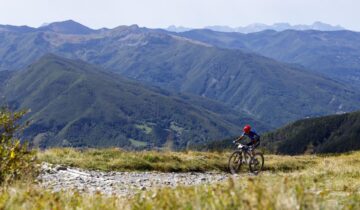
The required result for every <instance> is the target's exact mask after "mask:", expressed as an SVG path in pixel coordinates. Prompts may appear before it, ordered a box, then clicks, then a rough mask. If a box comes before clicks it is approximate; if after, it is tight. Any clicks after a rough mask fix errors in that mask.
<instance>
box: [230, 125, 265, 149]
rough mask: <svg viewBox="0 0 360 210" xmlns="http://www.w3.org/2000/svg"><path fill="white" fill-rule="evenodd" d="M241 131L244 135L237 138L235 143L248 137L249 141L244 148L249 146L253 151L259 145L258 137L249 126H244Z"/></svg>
mask: <svg viewBox="0 0 360 210" xmlns="http://www.w3.org/2000/svg"><path fill="white" fill-rule="evenodd" d="M243 131H244V133H243V134H242V135H241V136H239V138H237V139H236V140H235V142H237V141H240V140H242V139H243V138H245V137H248V138H249V139H250V140H251V141H250V142H249V143H247V144H246V146H248V147H250V146H251V147H252V148H253V149H255V148H256V147H258V146H259V145H260V135H259V134H257V133H256V131H255V130H254V129H251V126H250V125H245V126H244V129H243Z"/></svg>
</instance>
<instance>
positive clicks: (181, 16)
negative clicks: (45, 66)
mask: <svg viewBox="0 0 360 210" xmlns="http://www.w3.org/2000/svg"><path fill="white" fill-rule="evenodd" d="M359 10H360V1H359V0H128V1H124V0H96V1H95V0H0V24H11V25H29V26H34V27H37V26H40V25H41V24H42V23H44V22H54V21H62V20H67V19H73V20H75V21H78V22H80V23H82V24H84V25H87V26H90V27H92V28H100V27H108V28H112V27H115V26H119V25H130V24H138V25H140V26H146V27H151V28H155V27H162V28H163V27H167V26H169V25H177V26H180V25H181V26H187V27H197V28H199V27H203V26H208V25H228V26H233V27H235V26H244V25H248V24H251V23H255V22H256V23H265V24H273V23H275V22H289V23H291V24H311V23H313V22H314V21H322V22H325V23H329V24H332V25H337V24H340V25H342V26H344V27H345V28H348V29H352V30H357V31H360V21H359V20H360V11H359Z"/></svg>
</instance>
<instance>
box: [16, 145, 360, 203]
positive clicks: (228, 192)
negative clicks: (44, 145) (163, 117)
mask: <svg viewBox="0 0 360 210" xmlns="http://www.w3.org/2000/svg"><path fill="white" fill-rule="evenodd" d="M228 155H229V153H228V152H221V153H209V152H154V151H151V152H127V151H123V150H118V149H103V150H98V149H97V150H95V149H91V150H85V151H82V152H79V151H77V150H75V149H51V150H46V151H44V152H40V153H39V154H38V159H39V160H40V161H44V162H47V163H48V164H43V165H42V167H43V171H46V172H43V174H42V175H40V177H39V178H40V179H42V181H41V182H40V185H42V186H46V187H47V188H48V187H50V189H52V190H51V192H53V191H58V190H59V189H75V190H76V189H77V190H78V192H83V191H85V192H90V193H79V194H76V197H75V198H74V197H72V198H71V199H75V200H76V202H77V204H76V205H78V206H82V207H84V206H86V205H88V204H86V203H87V202H94V199H95V200H96V199H97V200H96V202H99V203H98V205H101V203H106V202H112V203H113V206H108V209H116V208H124V209H144V208H145V207H147V208H148V209H179V208H180V209H181V208H187V207H189V206H190V207H189V208H188V209H228V208H230V207H231V206H232V207H234V208H235V209H358V208H359V207H360V206H359V205H360V172H359V169H360V161H359V159H360V153H359V152H353V153H346V154H341V155H339V154H338V155H301V156H279V155H266V156H265V171H264V172H262V173H261V174H260V175H258V176H253V175H250V174H249V173H248V168H243V171H242V172H241V173H240V174H239V175H237V176H231V175H229V173H227V172H226V164H227V163H226V162H227V158H228ZM135 157H137V158H135ZM85 160H87V161H85ZM50 164H53V166H52V167H51V165H50ZM180 165H181V166H182V167H181V168H179V166H180ZM177 172H182V173H177ZM66 174H68V177H71V178H69V180H68V182H67V183H63V185H59V183H56V182H51V181H49V180H48V179H50V178H51V177H57V179H66V176H67V175H66ZM69 174H72V175H69ZM61 176H62V177H61ZM59 177H61V178H59ZM170 180H171V181H170ZM75 183H83V184H82V185H81V184H80V185H76V184H75ZM101 183H108V185H106V184H105V185H103V186H101ZM98 184H99V186H98ZM69 186H71V187H69ZM86 187H87V188H86ZM96 187H98V188H96ZM39 189H44V188H42V187H40V188H39ZM54 189H55V190H54ZM114 189H115V190H114ZM32 191H34V190H32ZM95 191H99V192H98V193H91V192H95ZM25 192H26V191H25ZM46 192H48V191H45V192H41V193H40V192H38V191H36V190H35V192H32V193H35V194H41V195H42V196H44V195H43V194H44V193H46ZM70 192H73V190H65V191H60V192H56V193H55V195H59V199H60V200H58V201H53V202H58V203H61V202H63V201H64V200H66V199H69V198H68V196H70V195H69V194H68V193H70ZM9 193H10V191H9ZM27 193H29V192H27ZM99 193H100V194H99ZM103 194H108V195H110V196H102V195H103ZM118 195H122V196H118ZM37 196H39V195H37ZM37 196H34V197H33V198H32V201H33V202H34V201H37V199H41V198H40V197H37ZM124 199H125V200H124ZM50 200H52V199H50ZM125 201H126V202H125ZM29 202H30V201H29ZM47 202H50V201H46V202H45V205H47ZM66 205H69V206H68V208H71V207H73V206H71V204H66ZM76 205H75V206H76ZM94 208H95V207H94Z"/></svg>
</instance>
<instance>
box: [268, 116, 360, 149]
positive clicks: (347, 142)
mask: <svg viewBox="0 0 360 210" xmlns="http://www.w3.org/2000/svg"><path fill="white" fill-rule="evenodd" d="M359 140H360V112H353V113H347V114H342V115H332V116H325V117H319V118H310V119H304V120H299V121H296V122H294V123H291V124H289V125H287V126H285V127H283V128H280V129H278V130H276V131H274V132H271V133H268V134H266V135H265V136H264V138H263V142H264V145H265V146H266V147H267V148H269V149H271V150H272V151H275V152H277V153H280V154H291V155H295V154H304V153H340V152H348V151H354V150H359V149H360V141H359Z"/></svg>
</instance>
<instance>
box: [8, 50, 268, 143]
mask: <svg viewBox="0 0 360 210" xmlns="http://www.w3.org/2000/svg"><path fill="white" fill-rule="evenodd" d="M2 95H4V96H5V98H6V100H7V101H8V103H9V104H10V105H11V106H12V107H13V108H30V109H31V112H30V113H29V114H28V119H30V120H32V123H31V125H30V127H29V128H27V129H26V130H25V133H24V134H25V136H26V137H27V138H29V139H33V144H34V145H36V146H40V147H48V146H73V147H87V146H89V147H105V146H122V147H133V148H135V147H139V146H140V147H144V146H146V145H147V144H150V145H152V146H162V145H163V144H164V143H165V142H168V143H169V142H171V143H173V144H174V148H183V147H186V146H189V145H194V144H198V143H203V142H205V141H209V140H210V139H219V138H224V137H226V136H231V135H237V134H238V133H239V132H240V130H241V129H240V127H239V125H242V124H244V123H246V122H249V121H250V122H252V123H254V124H258V125H259V126H260V127H262V128H263V129H266V126H263V125H262V124H261V123H258V122H256V121H254V120H252V119H250V118H249V117H248V116H247V115H246V114H243V113H239V112H235V111H232V110H230V109H228V108H226V107H224V106H222V105H220V104H218V103H216V102H213V101H210V100H200V99H198V98H197V97H195V96H190V95H179V94H173V93H171V92H168V91H164V90H161V89H159V88H152V87H149V86H144V85H141V84H139V83H138V82H135V81H130V80H128V79H125V78H122V77H120V76H118V75H115V74H113V73H108V72H104V71H101V70H99V69H98V68H96V67H94V66H91V65H89V64H87V63H84V62H82V61H79V60H69V59H65V58H61V57H58V56H54V55H46V56H44V57H42V58H41V59H40V60H39V61H37V62H36V63H34V64H32V65H30V66H29V67H28V68H27V69H25V70H22V71H19V72H17V73H16V74H15V75H13V76H12V77H11V79H9V80H8V81H7V82H6V86H5V88H4V90H3V93H2Z"/></svg>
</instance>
